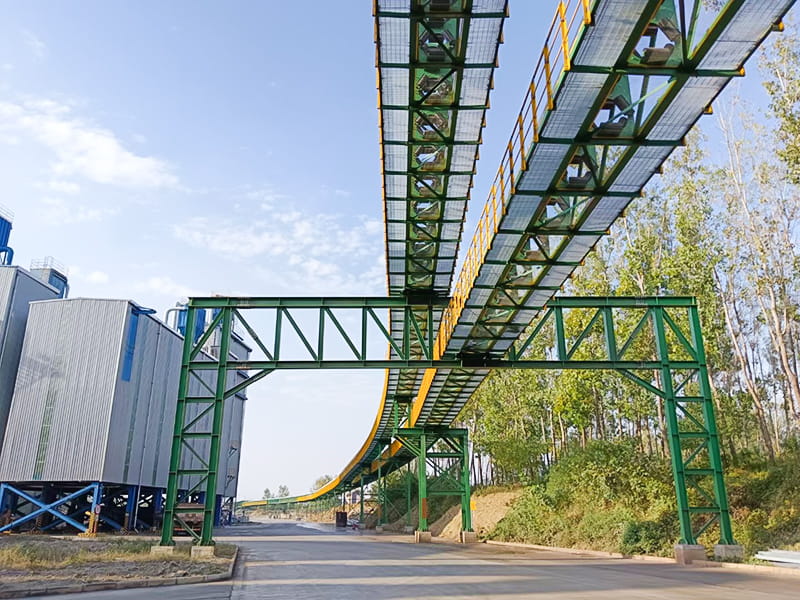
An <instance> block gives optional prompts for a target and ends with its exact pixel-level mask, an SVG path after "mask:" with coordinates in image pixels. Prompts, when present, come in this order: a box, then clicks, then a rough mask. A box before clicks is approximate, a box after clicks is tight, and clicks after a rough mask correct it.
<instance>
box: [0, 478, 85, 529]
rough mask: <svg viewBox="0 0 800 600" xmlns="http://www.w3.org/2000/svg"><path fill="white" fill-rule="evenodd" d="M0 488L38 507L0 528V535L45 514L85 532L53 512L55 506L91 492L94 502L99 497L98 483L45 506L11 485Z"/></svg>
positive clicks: (57, 512) (5, 484)
mask: <svg viewBox="0 0 800 600" xmlns="http://www.w3.org/2000/svg"><path fill="white" fill-rule="evenodd" d="M0 487H2V488H3V491H4V492H5V490H9V491H10V492H12V493H13V494H16V495H17V496H19V497H21V498H24V499H25V500H27V501H28V502H30V503H31V504H33V505H35V506H38V507H39V509H38V510H35V511H33V512H32V513H30V514H29V515H25V516H24V517H22V518H21V519H17V520H16V521H14V522H13V523H9V524H8V525H6V526H5V527H0V533H2V532H4V531H10V530H11V529H13V528H15V527H19V526H20V525H22V524H23V523H27V522H28V521H31V520H33V519H35V518H36V517H38V516H39V515H43V514H45V513H50V514H51V515H53V516H54V517H56V518H57V519H60V520H61V521H64V522H65V523H67V524H68V525H72V526H73V527H74V528H75V529H77V530H79V531H86V527H85V526H84V525H83V524H82V523H78V522H77V521H75V520H74V519H71V518H70V517H68V516H67V515H65V514H64V513H62V512H59V511H57V510H55V508H56V507H57V506H61V505H62V504H64V503H65V502H69V501H70V500H72V499H73V498H77V497H78V496H80V495H82V494H87V493H89V492H93V498H94V502H96V501H97V498H98V497H99V495H100V494H99V491H100V484H99V483H90V484H89V485H87V486H86V487H85V488H82V489H80V490H78V491H77V492H73V493H72V494H70V495H69V496H65V497H64V498H61V499H59V500H56V501H55V502H51V503H50V504H45V503H44V502H40V501H39V500H37V499H36V498H34V497H33V496H30V495H29V494H26V493H25V492H23V491H22V490H19V489H17V488H15V487H14V486H13V485H11V484H8V483H2V484H0ZM93 505H94V504H93Z"/></svg>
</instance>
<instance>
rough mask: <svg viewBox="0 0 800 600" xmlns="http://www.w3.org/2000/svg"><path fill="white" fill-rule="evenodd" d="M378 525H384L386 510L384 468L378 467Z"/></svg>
mask: <svg viewBox="0 0 800 600" xmlns="http://www.w3.org/2000/svg"><path fill="white" fill-rule="evenodd" d="M375 483H376V484H377V486H378V527H383V524H384V523H385V521H384V513H385V512H386V482H385V481H384V480H383V473H382V468H381V467H378V480H377V481H376V482H375Z"/></svg>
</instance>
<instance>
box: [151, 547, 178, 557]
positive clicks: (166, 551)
mask: <svg viewBox="0 0 800 600" xmlns="http://www.w3.org/2000/svg"><path fill="white" fill-rule="evenodd" d="M150 554H152V555H153V556H172V555H173V554H175V546H150Z"/></svg>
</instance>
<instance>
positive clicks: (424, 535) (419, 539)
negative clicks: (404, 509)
mask: <svg viewBox="0 0 800 600" xmlns="http://www.w3.org/2000/svg"><path fill="white" fill-rule="evenodd" d="M414 543H416V544H430V543H431V532H430V531H415V532H414Z"/></svg>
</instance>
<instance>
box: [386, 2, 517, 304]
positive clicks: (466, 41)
mask: <svg viewBox="0 0 800 600" xmlns="http://www.w3.org/2000/svg"><path fill="white" fill-rule="evenodd" d="M506 12H507V0H481V1H479V2H473V0H433V1H431V0H410V1H409V2H395V1H393V0H375V2H374V14H375V44H376V67H377V71H378V102H379V106H378V107H379V118H380V121H379V126H380V138H381V159H382V168H383V189H384V210H385V217H386V219H385V226H386V250H387V257H388V263H387V279H388V284H389V294H390V295H395V294H407V293H412V294H416V293H428V294H430V293H433V294H439V295H447V294H448V293H449V290H450V284H451V281H452V276H453V270H454V267H455V260H456V254H457V250H458V244H459V241H460V239H461V233H462V230H463V222H464V214H465V211H466V205H467V200H468V198H469V191H470V188H471V187H472V177H473V173H474V170H475V161H476V160H477V157H478V145H479V144H480V142H481V130H482V129H483V125H484V115H485V112H486V109H487V108H488V105H489V90H490V89H491V84H492V76H493V71H494V68H495V66H496V63H497V50H498V47H499V45H500V42H501V38H502V27H503V21H504V19H505V17H506Z"/></svg>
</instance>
